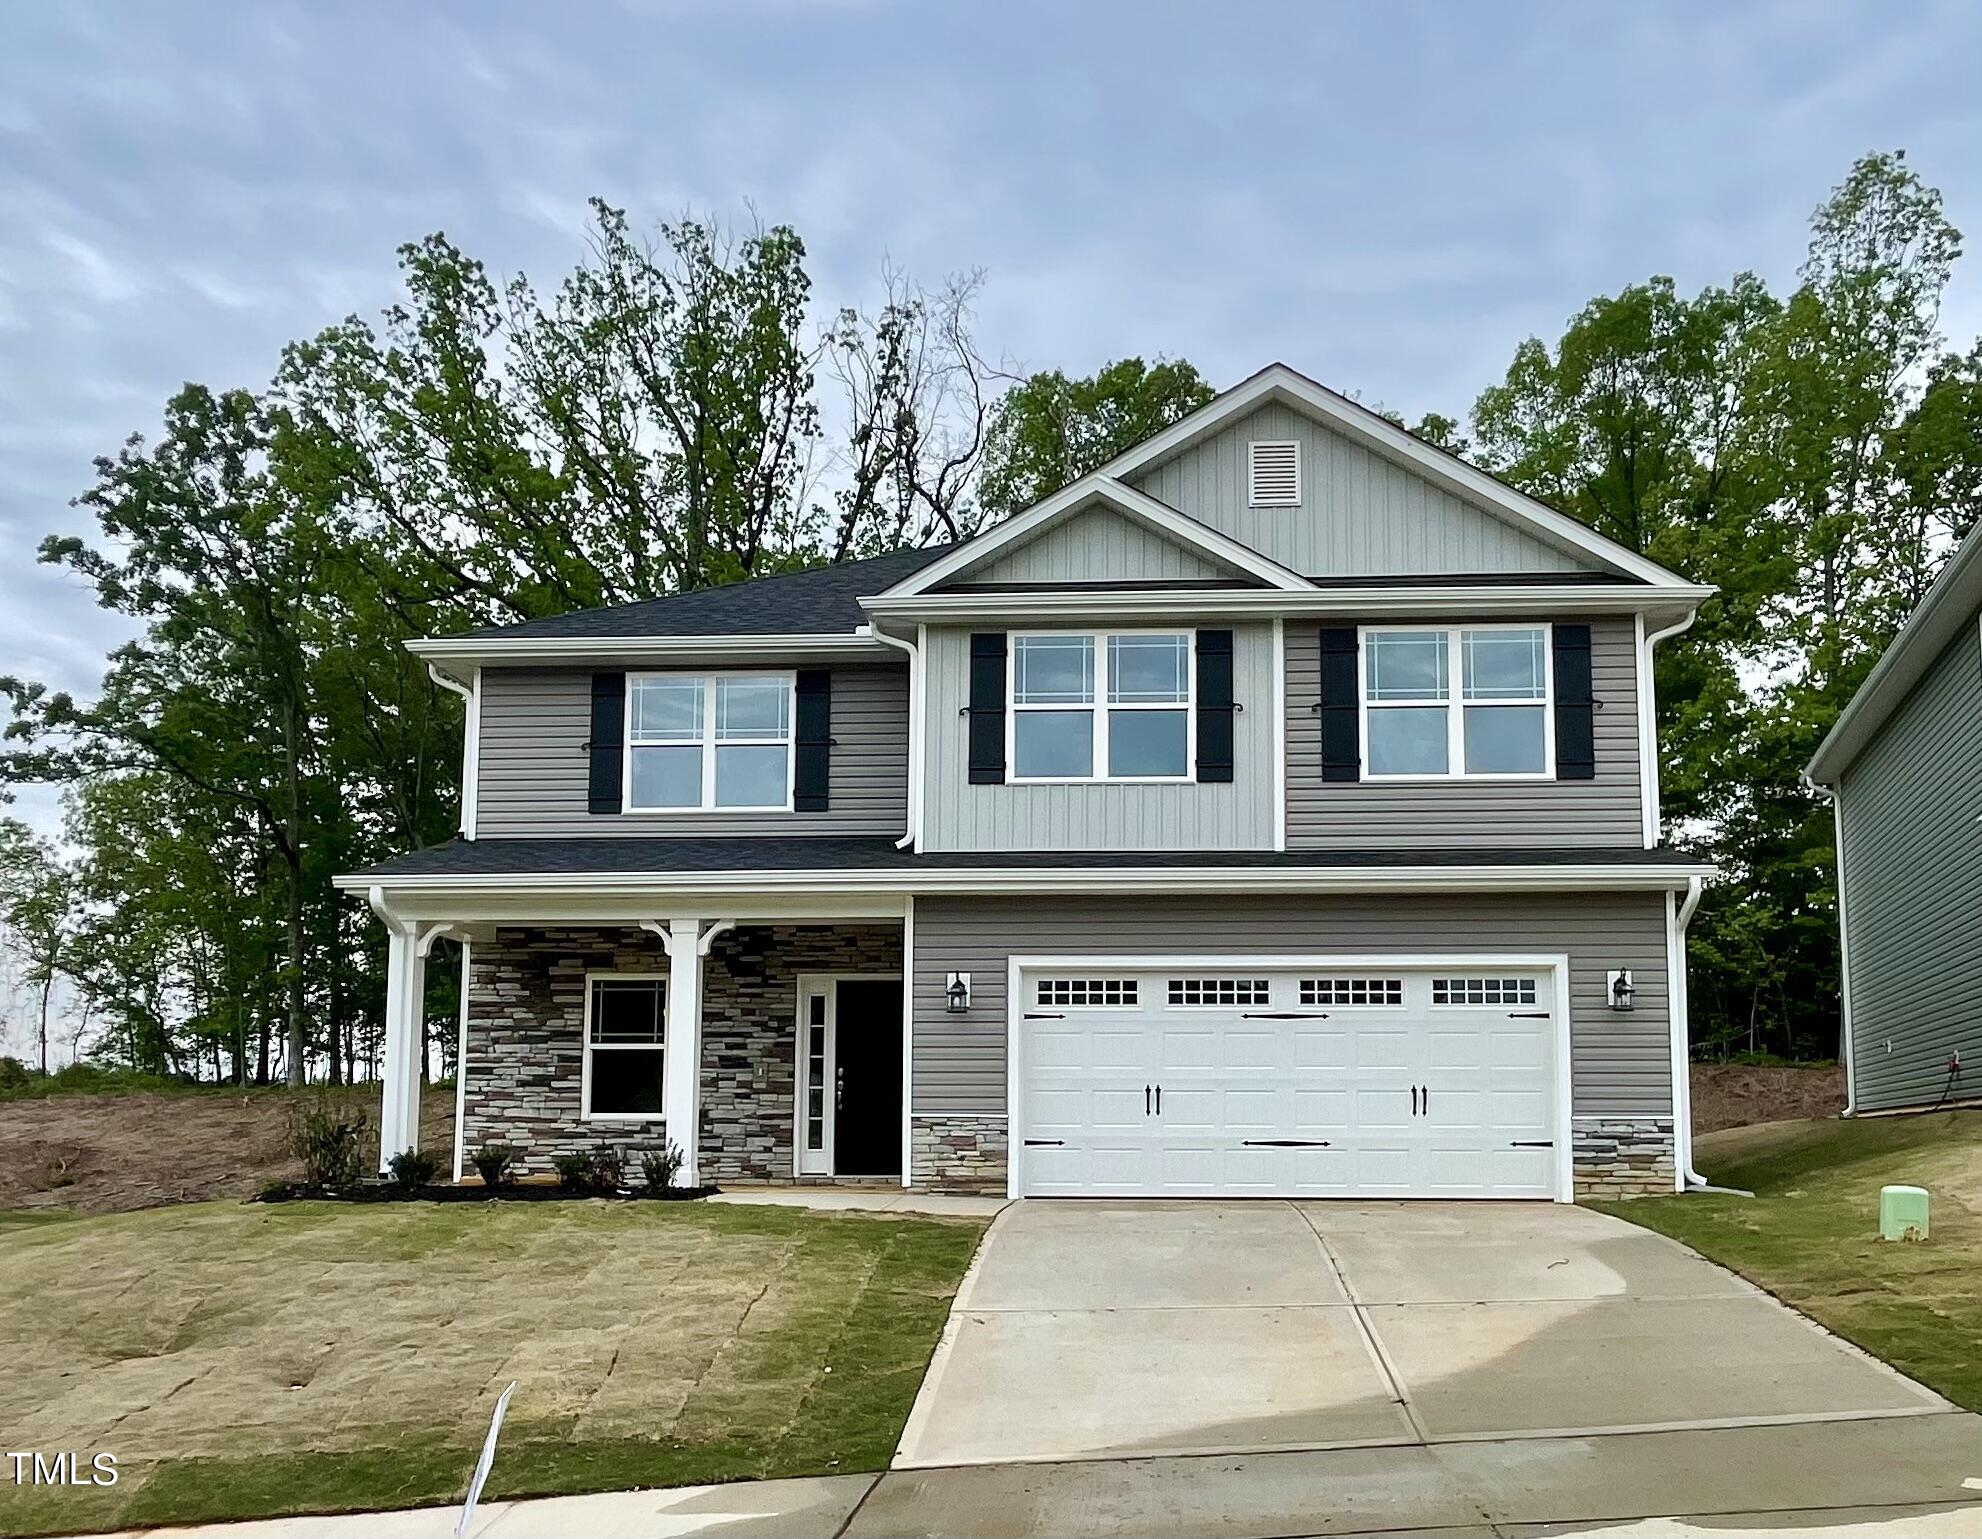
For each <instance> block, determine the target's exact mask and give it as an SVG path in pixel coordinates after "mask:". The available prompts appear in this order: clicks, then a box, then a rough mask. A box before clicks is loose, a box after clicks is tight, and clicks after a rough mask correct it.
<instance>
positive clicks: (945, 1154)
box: [909, 1115, 1010, 1197]
mask: <svg viewBox="0 0 1982 1539" xmlns="http://www.w3.org/2000/svg"><path fill="white" fill-rule="evenodd" d="M1009 1149H1010V1141H1009V1136H1008V1134H1007V1132H1006V1124H1005V1119H1004V1118H1003V1117H965V1116H921V1115H918V1116H916V1117H914V1118H912V1119H911V1120H910V1123H909V1158H910V1160H911V1162H912V1172H913V1180H914V1184H915V1185H916V1186H919V1187H926V1188H932V1189H934V1190H936V1191H942V1192H988V1193H990V1194H992V1195H993V1196H998V1197H1002V1196H1004V1195H1005V1173H1006V1158H1007V1152H1008V1150H1009Z"/></svg>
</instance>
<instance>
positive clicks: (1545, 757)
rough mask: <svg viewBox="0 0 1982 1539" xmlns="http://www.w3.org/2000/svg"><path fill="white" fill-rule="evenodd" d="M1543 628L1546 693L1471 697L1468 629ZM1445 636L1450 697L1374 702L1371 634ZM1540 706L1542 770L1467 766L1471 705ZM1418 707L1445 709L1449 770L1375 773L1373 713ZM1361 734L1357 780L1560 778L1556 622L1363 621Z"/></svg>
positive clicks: (1359, 632) (1359, 643)
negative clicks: (1467, 668) (1530, 696)
mask: <svg viewBox="0 0 1982 1539" xmlns="http://www.w3.org/2000/svg"><path fill="white" fill-rule="evenodd" d="M1537 630H1538V631H1540V632H1541V638H1542V693H1541V698H1540V699H1538V700H1471V701H1469V700H1467V699H1466V698H1465V693H1466V690H1465V679H1466V675H1465V652H1464V648H1465V642H1464V637H1465V635H1466V634H1467V633H1468V632H1473V633H1475V634H1477V633H1479V632H1482V631H1537ZM1425 632H1432V633H1434V634H1437V635H1442V636H1443V637H1444V638H1445V648H1446V652H1445V656H1446V673H1445V677H1446V685H1445V699H1444V700H1442V701H1433V700H1395V701H1388V702H1386V701H1377V702H1375V703H1372V702H1371V700H1370V685H1369V638H1370V637H1371V636H1378V635H1397V634H1400V633H1402V634H1420V635H1421V634H1424V633H1425ZM1468 705H1473V706H1485V707H1487V708H1489V709H1491V708H1493V707H1495V706H1526V707H1528V708H1530V709H1533V708H1536V707H1539V708H1540V710H1541V713H1542V767H1541V768H1540V769H1539V770H1494V771H1486V770H1468V769H1467V768H1466V707H1467V706H1468ZM1411 706H1416V707H1418V708H1419V709H1424V708H1426V707H1433V708H1436V709H1440V710H1443V711H1444V712H1445V765H1446V767H1445V769H1444V771H1443V772H1442V773H1426V772H1419V771H1413V772H1411V773H1409V774H1401V775H1383V774H1375V773H1373V772H1372V771H1371V769H1370V751H1369V742H1370V730H1369V729H1370V712H1371V711H1373V710H1374V711H1384V710H1396V709H1399V708H1408V707H1411ZM1356 732H1357V736H1358V740H1359V741H1360V742H1361V744H1362V752H1361V754H1360V756H1359V757H1360V759H1361V763H1360V765H1359V767H1358V769H1357V778H1358V779H1360V780H1362V781H1364V782H1365V783H1374V784H1378V785H1442V784H1444V783H1446V782H1448V781H1454V780H1469V781H1485V782H1493V781H1513V782H1519V781H1543V780H1553V779H1555V626H1554V624H1553V622H1551V621H1548V620H1489V621H1482V622H1480V623H1479V624H1461V625H1453V624H1447V623H1443V622H1437V621H1433V622H1428V623H1419V624H1409V623H1407V624H1401V625H1359V626H1357V627H1356Z"/></svg>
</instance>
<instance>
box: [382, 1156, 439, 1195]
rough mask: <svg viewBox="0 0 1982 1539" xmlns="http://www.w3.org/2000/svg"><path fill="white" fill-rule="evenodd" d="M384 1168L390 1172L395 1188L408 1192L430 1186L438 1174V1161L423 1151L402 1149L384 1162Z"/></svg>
mask: <svg viewBox="0 0 1982 1539" xmlns="http://www.w3.org/2000/svg"><path fill="white" fill-rule="evenodd" d="M385 1168H386V1169H387V1170H389V1171H391V1172H392V1181H393V1184H394V1185H395V1186H403V1187H405V1188H407V1189H408V1190H409V1191H410V1190H412V1189H413V1188H415V1187H421V1186H432V1185H433V1184H434V1177H436V1176H438V1175H439V1174H440V1161H439V1160H437V1159H435V1158H434V1156H433V1155H432V1154H430V1153H428V1152H427V1151H426V1150H425V1149H402V1150H400V1151H399V1153H397V1154H395V1155H394V1156H393V1157H392V1158H391V1159H389V1160H387V1161H386V1162H385Z"/></svg>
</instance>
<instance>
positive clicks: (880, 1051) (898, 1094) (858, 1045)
mask: <svg viewBox="0 0 1982 1539" xmlns="http://www.w3.org/2000/svg"><path fill="white" fill-rule="evenodd" d="M834 987H835V988H836V989H837V990H838V992H839V1003H838V1008H837V1010H836V1011H835V1012H834V1032H833V1034H834V1042H833V1046H834V1051H835V1053H836V1054H837V1056H838V1060H839V1072H838V1083H837V1084H836V1085H835V1086H834V1087H833V1095H834V1104H835V1107H836V1110H835V1112H834V1116H833V1173H834V1174H835V1175H841V1176H899V1175H900V1174H901V1173H902V986H901V981H900V980H899V979H896V978H842V979H840V980H839V982H838V983H837V984H835V985H834Z"/></svg>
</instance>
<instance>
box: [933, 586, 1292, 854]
mask: <svg viewBox="0 0 1982 1539" xmlns="http://www.w3.org/2000/svg"><path fill="white" fill-rule="evenodd" d="M1081 628H1083V627H1082V626H1081V624H1080V623H1079V622H1077V621H1069V622H1067V623H1066V624H1064V625H1056V626H1055V627H1054V629H1056V630H1079V629H1081ZM1232 648H1233V657H1232V690H1233V698H1234V699H1235V700H1237V701H1238V702H1239V703H1240V704H1241V705H1243V706H1244V707H1245V709H1244V710H1243V711H1241V712H1239V713H1238V715H1237V716H1236V717H1235V718H1234V722H1233V748H1232V752H1233V778H1232V780H1231V782H1230V783H1229V784H1224V785H1215V784H1214V785H1199V784H1197V783H1195V782H1192V783H1189V784H1175V785H1108V784H1106V783H1099V784H1093V785H1016V786H1015V785H972V784H970V775H969V768H970V752H969V748H970V744H969V722H968V719H967V718H966V717H965V716H964V714H963V711H964V708H965V707H966V706H967V705H968V704H969V703H970V631H969V630H968V629H966V628H963V627H949V626H944V627H939V628H932V629H931V630H930V631H929V632H928V643H927V651H926V654H925V655H926V657H927V668H928V673H927V678H928V681H929V685H928V687H929V701H928V726H927V738H928V743H927V751H928V756H929V759H928V779H927V781H926V782H925V784H924V786H923V792H922V796H923V826H922V847H923V848H924V849H925V850H928V851H938V850H1166V849H1186V850H1261V849H1271V848H1272V847H1273V776H1274V774H1275V772H1276V766H1275V763H1274V753H1273V709H1272V707H1273V686H1274V678H1273V630H1272V627H1271V626H1266V625H1241V626H1235V627H1234V628H1233V637H1232Z"/></svg>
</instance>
